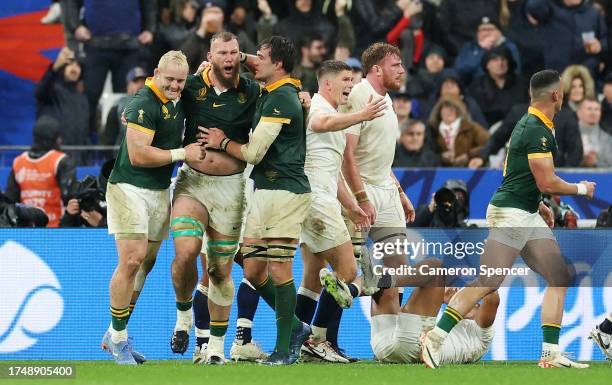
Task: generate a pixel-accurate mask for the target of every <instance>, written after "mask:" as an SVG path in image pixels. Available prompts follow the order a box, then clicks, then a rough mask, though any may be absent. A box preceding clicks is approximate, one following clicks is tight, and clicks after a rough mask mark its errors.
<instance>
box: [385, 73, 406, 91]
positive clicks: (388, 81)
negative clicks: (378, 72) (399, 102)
mask: <svg viewBox="0 0 612 385" xmlns="http://www.w3.org/2000/svg"><path fill="white" fill-rule="evenodd" d="M383 87H385V88H386V89H387V90H389V91H398V90H399V89H400V88H401V87H402V85H401V82H399V84H398V83H396V82H395V80H394V79H393V78H391V77H386V76H384V75H383Z"/></svg>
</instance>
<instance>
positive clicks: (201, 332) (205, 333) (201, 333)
mask: <svg viewBox="0 0 612 385" xmlns="http://www.w3.org/2000/svg"><path fill="white" fill-rule="evenodd" d="M195 335H196V337H200V338H210V329H198V328H196V329H195Z"/></svg>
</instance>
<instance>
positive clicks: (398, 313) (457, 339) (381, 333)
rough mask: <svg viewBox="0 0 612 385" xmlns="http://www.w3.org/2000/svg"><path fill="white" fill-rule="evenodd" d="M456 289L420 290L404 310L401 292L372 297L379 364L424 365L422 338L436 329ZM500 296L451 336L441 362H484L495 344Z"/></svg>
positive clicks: (373, 342) (477, 308) (486, 300)
mask: <svg viewBox="0 0 612 385" xmlns="http://www.w3.org/2000/svg"><path fill="white" fill-rule="evenodd" d="M456 292H457V289H455V288H447V289H446V290H445V289H444V288H443V287H430V288H421V287H417V288H415V289H414V290H413V292H412V294H411V295H410V297H409V298H408V302H406V305H404V306H403V307H401V308H400V305H398V300H397V289H387V290H384V291H383V292H382V293H381V294H380V295H377V294H375V295H373V296H372V308H371V315H372V320H371V324H372V337H371V340H370V343H371V345H372V350H373V351H374V355H375V357H376V359H377V360H379V361H381V362H389V363H417V362H422V361H421V344H420V338H421V336H422V335H423V333H424V332H427V331H429V330H431V329H432V328H433V327H434V326H435V325H436V316H437V314H438V312H439V310H440V305H441V304H442V302H443V299H444V303H448V301H449V300H450V298H451V297H452V296H453V295H454V294H455V293H456ZM498 305H499V295H498V294H497V291H494V292H492V293H490V294H488V295H487V296H485V297H484V298H483V300H482V304H477V305H476V306H475V307H474V308H473V309H472V310H471V311H470V312H469V313H468V314H467V315H466V317H465V318H464V319H463V320H461V322H460V323H459V324H458V325H457V327H455V328H454V329H453V330H452V331H451V332H450V334H449V336H448V338H447V339H446V340H445V341H444V344H443V345H442V349H441V358H440V360H441V362H443V363H445V364H468V363H472V362H476V361H478V360H480V358H481V357H482V356H483V355H485V353H486V352H487V350H488V349H489V345H490V344H491V341H492V340H493V333H494V330H493V322H494V321H495V315H496V314H497V306H498Z"/></svg>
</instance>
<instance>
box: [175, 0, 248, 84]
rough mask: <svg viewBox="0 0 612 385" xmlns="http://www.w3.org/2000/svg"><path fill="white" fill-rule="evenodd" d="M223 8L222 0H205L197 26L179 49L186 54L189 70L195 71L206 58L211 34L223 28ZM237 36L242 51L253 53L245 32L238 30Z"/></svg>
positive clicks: (224, 6) (224, 4) (224, 5)
mask: <svg viewBox="0 0 612 385" xmlns="http://www.w3.org/2000/svg"><path fill="white" fill-rule="evenodd" d="M225 9H226V3H225V2H224V1H223V0H210V1H207V2H206V3H205V4H204V6H203V8H202V14H201V18H200V24H199V25H198V28H197V29H196V30H194V31H192V32H191V33H190V34H189V36H187V39H186V40H185V42H184V43H183V45H182V46H181V51H183V53H184V54H185V56H187V61H188V62H189V69H190V71H191V72H196V71H197V69H198V67H199V66H200V64H201V63H202V62H203V61H204V60H206V55H207V54H208V52H209V51H210V39H211V38H212V36H213V35H214V34H215V33H217V32H221V31H223V30H224V27H223V25H224V20H225V16H224V12H225ZM237 37H238V43H239V45H240V50H241V51H242V52H248V53H255V51H256V47H255V44H254V43H253V42H252V41H251V40H250V39H249V37H248V36H247V35H246V33H244V32H243V31H240V32H239V33H238V35H237Z"/></svg>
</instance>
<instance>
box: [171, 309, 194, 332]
mask: <svg viewBox="0 0 612 385" xmlns="http://www.w3.org/2000/svg"><path fill="white" fill-rule="evenodd" d="M192 325H193V312H192V311H191V309H189V310H178V309H176V324H175V325H174V330H175V331H176V330H184V331H186V332H187V333H189V332H190V331H191V326H192Z"/></svg>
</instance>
